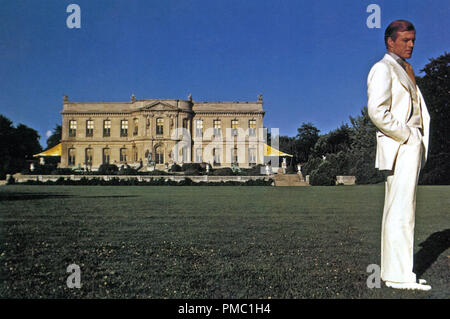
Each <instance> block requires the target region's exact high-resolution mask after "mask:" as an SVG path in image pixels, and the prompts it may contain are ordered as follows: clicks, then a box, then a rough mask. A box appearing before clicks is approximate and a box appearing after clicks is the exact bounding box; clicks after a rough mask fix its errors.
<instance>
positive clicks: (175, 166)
mask: <svg viewBox="0 0 450 319" xmlns="http://www.w3.org/2000/svg"><path fill="white" fill-rule="evenodd" d="M181 170H182V169H181V166H180V165H178V164H173V165H172V166H171V167H170V169H169V172H181Z"/></svg>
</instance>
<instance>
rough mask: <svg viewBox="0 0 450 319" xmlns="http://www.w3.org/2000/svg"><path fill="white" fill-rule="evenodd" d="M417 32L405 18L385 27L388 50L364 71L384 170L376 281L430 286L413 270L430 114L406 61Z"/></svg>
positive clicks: (380, 166)
mask: <svg viewBox="0 0 450 319" xmlns="http://www.w3.org/2000/svg"><path fill="white" fill-rule="evenodd" d="M415 36H416V31H415V29H414V26H413V25H412V23H410V22H408V21H405V20H397V21H394V22H392V23H391V24H390V25H389V26H388V27H387V29H386V31H385V43H386V48H387V51H388V52H387V53H386V55H385V56H384V57H383V59H382V60H380V61H379V62H377V63H376V64H375V65H374V66H373V67H372V69H371V70H370V72H369V76H368V78H367V87H368V90H367V92H368V104H367V107H368V111H369V116H370V118H371V120H372V122H373V123H374V124H375V126H376V127H377V128H378V130H379V131H378V132H377V154H376V161H375V167H377V168H378V169H380V170H386V171H388V176H387V178H386V184H385V187H386V189H385V190H386V193H385V202H384V212H383V220H382V230H381V279H382V280H383V281H385V283H386V286H388V287H392V288H398V289H416V290H430V289H431V286H429V285H426V284H425V283H426V281H425V280H423V279H420V280H418V281H417V279H416V275H415V274H414V272H413V255H414V222H415V208H416V190H417V181H418V177H419V172H420V169H421V168H422V167H423V166H424V165H425V161H426V158H427V152H428V137H429V124H430V116H429V114H428V111H427V107H426V105H425V101H424V99H423V97H422V94H421V93H420V90H419V88H418V87H417V85H416V81H415V76H414V72H413V70H412V67H411V65H409V63H408V62H406V59H409V58H410V57H411V55H412V51H413V48H414V42H415Z"/></svg>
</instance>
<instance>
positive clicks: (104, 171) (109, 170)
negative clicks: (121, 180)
mask: <svg viewBox="0 0 450 319" xmlns="http://www.w3.org/2000/svg"><path fill="white" fill-rule="evenodd" d="M118 171H119V168H118V167H117V166H116V165H114V164H102V165H100V166H99V168H98V171H97V173H98V174H100V175H116V174H117V172H118Z"/></svg>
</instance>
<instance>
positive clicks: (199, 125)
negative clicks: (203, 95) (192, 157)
mask: <svg viewBox="0 0 450 319" xmlns="http://www.w3.org/2000/svg"><path fill="white" fill-rule="evenodd" d="M195 136H196V137H201V136H203V120H196V121H195Z"/></svg>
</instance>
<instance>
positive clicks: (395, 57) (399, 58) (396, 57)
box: [387, 51, 405, 68]
mask: <svg viewBox="0 0 450 319" xmlns="http://www.w3.org/2000/svg"><path fill="white" fill-rule="evenodd" d="M387 54H389V55H390V56H391V57H393V58H394V60H395V61H397V63H398V64H400V65H401V67H402V68H405V64H404V62H405V60H403V59H402V58H401V57H399V56H398V55H397V54H395V53H394V52H390V51H388V53H387Z"/></svg>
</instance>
